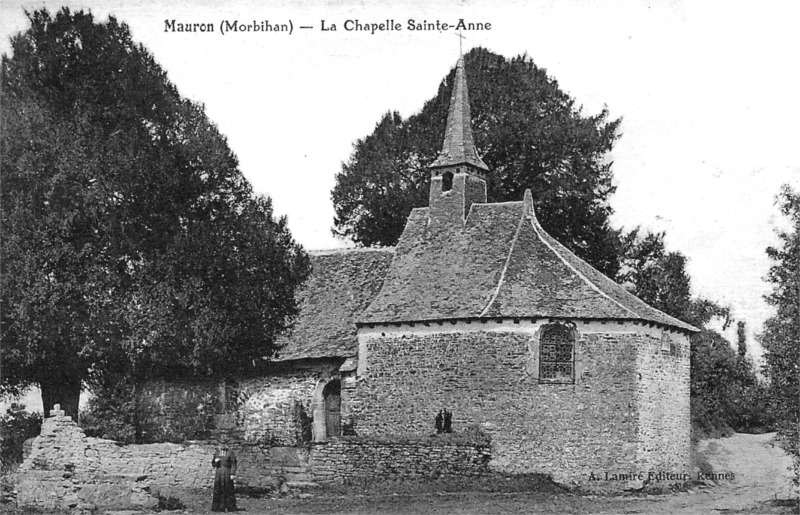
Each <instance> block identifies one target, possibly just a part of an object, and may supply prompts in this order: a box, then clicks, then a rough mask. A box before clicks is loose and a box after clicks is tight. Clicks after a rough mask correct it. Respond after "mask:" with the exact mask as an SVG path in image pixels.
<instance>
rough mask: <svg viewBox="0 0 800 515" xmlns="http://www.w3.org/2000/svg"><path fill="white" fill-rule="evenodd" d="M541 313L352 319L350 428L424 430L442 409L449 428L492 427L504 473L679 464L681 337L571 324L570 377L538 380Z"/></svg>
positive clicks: (579, 480) (684, 441)
mask: <svg viewBox="0 0 800 515" xmlns="http://www.w3.org/2000/svg"><path fill="white" fill-rule="evenodd" d="M542 323H543V322H540V323H531V322H519V321H518V322H517V323H513V322H512V323H509V324H497V323H495V322H494V321H491V322H489V323H486V324H484V323H475V324H472V325H467V324H462V325H459V326H454V327H452V328H450V329H448V328H447V326H450V324H445V326H444V327H442V328H441V329H439V328H437V327H435V326H433V327H422V328H420V327H419V326H417V328H411V327H406V328H395V327H392V328H391V329H390V328H388V327H382V328H375V329H373V330H371V332H369V331H367V330H362V333H361V335H360V340H361V349H360V361H359V382H358V385H357V387H356V388H354V389H348V390H347V391H345V392H343V395H344V394H346V395H347V396H348V398H347V399H346V401H347V403H348V405H349V411H350V413H351V414H352V416H353V417H354V418H355V420H357V424H358V428H359V433H360V434H362V435H363V434H372V435H381V434H392V433H393V432H398V431H399V432H406V433H412V434H419V435H423V434H429V433H430V432H431V431H432V430H433V427H434V417H435V415H436V413H438V412H439V410H440V409H448V410H450V411H451V412H452V413H453V427H454V429H455V430H459V429H463V428H465V427H466V426H468V425H471V424H479V425H480V426H481V428H482V429H483V430H484V431H485V432H487V433H488V434H490V435H491V438H492V454H493V461H492V463H491V466H492V468H493V469H497V470H500V471H502V472H511V473H523V472H524V473H529V472H530V473H545V474H550V475H552V476H553V478H554V479H555V480H556V481H559V482H562V483H568V484H584V485H586V484H588V482H589V478H590V476H591V474H592V473H594V474H595V475H599V476H600V477H604V474H605V472H610V473H615V472H623V471H626V472H630V471H632V470H636V471H643V472H645V473H647V472H648V471H650V470H667V471H669V472H675V473H683V472H686V471H687V469H688V466H689V441H688V436H689V435H688V427H689V424H688V420H689V411H688V356H689V348H688V339H687V338H685V337H683V336H680V335H673V337H674V338H675V340H676V343H675V345H674V347H673V349H674V350H673V351H672V352H671V353H670V352H668V353H666V354H664V353H662V352H661V351H660V342H661V331H660V330H658V329H656V328H648V327H646V326H643V325H638V324H636V325H634V324H632V323H627V324H621V323H616V322H615V323H609V324H608V325H606V324H601V323H598V322H592V323H586V324H578V325H577V327H578V333H579V335H580V336H579V341H578V343H577V345H576V349H577V352H576V354H578V355H576V358H575V361H576V370H577V371H578V372H577V374H578V377H576V381H575V384H541V383H540V382H539V381H538V379H537V378H536V374H535V373H534V371H533V370H531V366H530V364H531V360H532V354H533V349H532V348H531V347H532V342H533V341H534V340H535V339H534V335H535V333H536V330H537V329H538V327H540V326H541V324H542ZM591 486H602V487H608V488H611V489H614V488H617V487H618V488H623V487H625V486H626V485H625V484H619V485H616V484H609V485H591Z"/></svg>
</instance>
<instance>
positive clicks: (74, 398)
mask: <svg viewBox="0 0 800 515" xmlns="http://www.w3.org/2000/svg"><path fill="white" fill-rule="evenodd" d="M39 388H41V390H42V406H43V408H44V416H45V417H49V416H50V410H51V409H53V406H54V405H56V404H60V405H61V409H62V410H64V414H65V415H67V416H69V417H72V420H73V421H75V422H77V421H78V404H79V402H80V396H81V379H80V377H72V376H70V375H69V374H67V373H61V374H54V375H53V377H52V378H49V379H48V380H46V381H42V382H41V383H39Z"/></svg>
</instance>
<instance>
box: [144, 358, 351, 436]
mask: <svg viewBox="0 0 800 515" xmlns="http://www.w3.org/2000/svg"><path fill="white" fill-rule="evenodd" d="M341 361H342V360H316V361H314V362H310V363H292V364H276V365H275V366H274V367H273V368H272V369H271V370H268V371H266V372H265V373H264V374H262V375H259V376H257V377H249V378H240V379H238V380H236V381H228V382H202V381H192V382H189V381H153V382H150V383H148V384H147V385H146V386H145V387H144V388H143V389H142V392H141V395H142V404H143V405H144V406H145V409H146V412H147V423H146V427H147V428H148V430H149V431H150V432H152V433H154V434H155V433H159V435H156V436H157V437H156V440H163V439H167V440H173V441H182V440H185V439H204V438H208V437H211V436H212V435H214V434H216V433H217V432H219V431H224V432H227V433H228V434H229V435H231V436H233V437H234V438H235V439H238V440H241V441H245V442H261V443H265V444H269V445H275V446H286V445H295V444H296V443H297V441H298V435H297V430H298V427H297V421H296V416H295V410H296V409H298V408H297V407H296V405H297V406H299V408H300V409H302V411H303V413H305V415H307V416H309V417H311V415H312V413H311V401H312V396H313V393H314V391H315V388H316V387H317V385H318V384H319V382H320V381H321V380H325V379H329V378H330V377H332V375H333V374H335V370H336V369H337V368H338V366H339V365H340V364H341Z"/></svg>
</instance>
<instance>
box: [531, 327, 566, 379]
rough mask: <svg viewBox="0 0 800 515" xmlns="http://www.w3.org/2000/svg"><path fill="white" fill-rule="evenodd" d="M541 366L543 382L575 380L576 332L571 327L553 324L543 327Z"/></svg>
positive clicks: (540, 352)
mask: <svg viewBox="0 0 800 515" xmlns="http://www.w3.org/2000/svg"><path fill="white" fill-rule="evenodd" d="M539 368H540V369H539V380H540V381H541V382H543V383H568V384H571V383H574V382H575V334H574V333H573V331H572V330H571V329H570V328H569V327H566V326H563V325H559V324H553V325H548V326H545V327H543V328H542V336H541V338H540V339H539Z"/></svg>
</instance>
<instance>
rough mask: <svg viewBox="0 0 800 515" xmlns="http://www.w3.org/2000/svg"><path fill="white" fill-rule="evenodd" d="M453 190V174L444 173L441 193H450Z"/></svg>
mask: <svg viewBox="0 0 800 515" xmlns="http://www.w3.org/2000/svg"><path fill="white" fill-rule="evenodd" d="M452 189H453V172H444V173H443V174H442V191H450V190H452Z"/></svg>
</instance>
